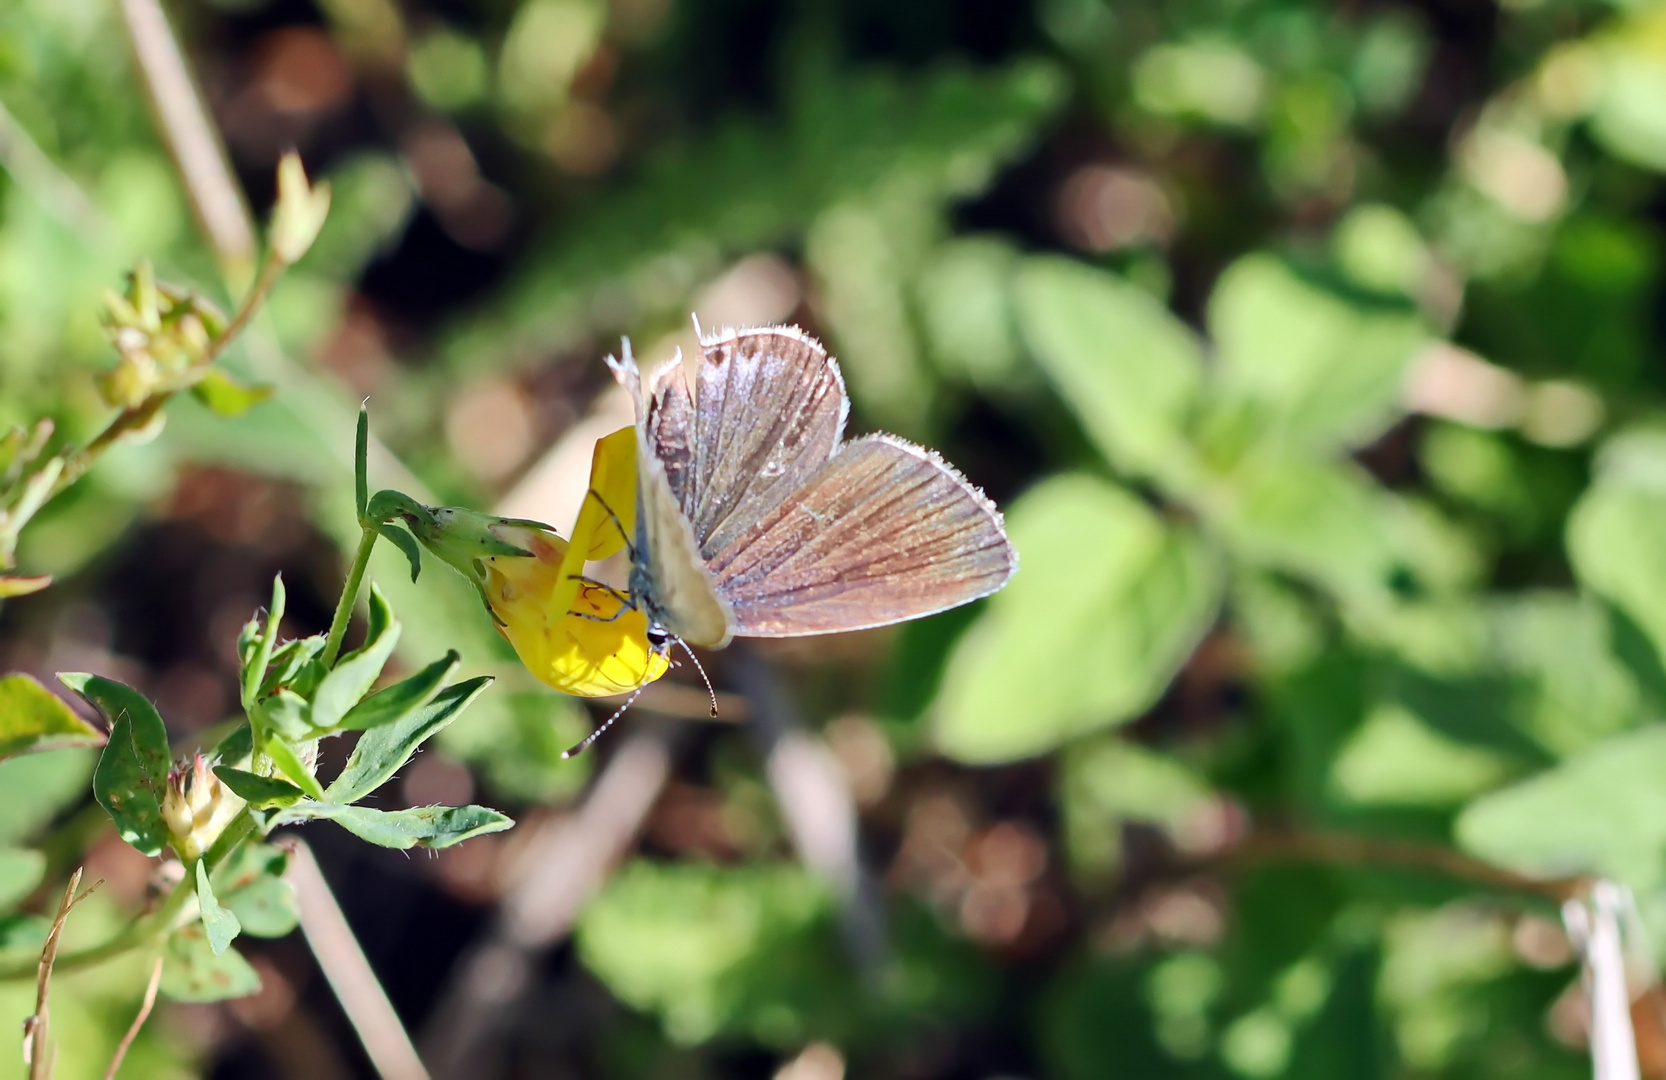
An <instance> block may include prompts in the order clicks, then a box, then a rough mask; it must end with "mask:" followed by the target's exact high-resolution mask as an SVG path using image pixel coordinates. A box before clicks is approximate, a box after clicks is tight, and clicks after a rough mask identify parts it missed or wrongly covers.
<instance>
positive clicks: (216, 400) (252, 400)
mask: <svg viewBox="0 0 1666 1080" xmlns="http://www.w3.org/2000/svg"><path fill="white" fill-rule="evenodd" d="M275 393H277V387H275V386H261V385H257V386H250V385H249V384H247V383H244V382H241V381H239V380H238V379H235V378H233V377H232V376H231V375H229V374H228V373H226V372H225V371H224V370H222V369H220V368H217V367H211V368H209V369H208V370H207V371H206V372H204V373H203V376H202V378H200V379H198V380H197V381H196V382H195V383H192V384H191V395H192V396H193V397H195V398H196V399H197V400H198V401H200V402H202V403H203V404H204V405H207V406H208V408H209V409H210V410H211V411H213V412H214V413H216V414H218V415H220V416H227V417H237V416H242V415H243V414H244V413H246V412H248V411H249V410H250V409H252V408H254V407H255V406H256V405H259V404H260V403H261V402H263V401H265V400H266V399H267V398H269V397H271V396H272V395H273V394H275Z"/></svg>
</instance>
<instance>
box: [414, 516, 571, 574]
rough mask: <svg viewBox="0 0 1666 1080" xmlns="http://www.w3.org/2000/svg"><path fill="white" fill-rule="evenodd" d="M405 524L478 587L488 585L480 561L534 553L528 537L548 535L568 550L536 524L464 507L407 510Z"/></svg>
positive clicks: (557, 538) (561, 542) (438, 555)
mask: <svg viewBox="0 0 1666 1080" xmlns="http://www.w3.org/2000/svg"><path fill="white" fill-rule="evenodd" d="M404 518H405V523H406V524H407V525H408V526H409V527H410V530H411V535H413V536H415V537H416V538H417V540H418V541H420V542H421V544H422V546H423V547H425V548H427V549H428V550H429V552H430V553H431V554H433V555H434V556H435V557H436V558H438V559H440V560H441V561H442V562H444V563H446V564H447V565H448V566H450V567H451V568H452V569H453V570H456V571H457V572H458V573H459V574H462V575H463V576H464V577H466V578H468V579H469V580H470V581H471V582H473V583H474V584H475V585H476V586H477V587H483V586H484V585H485V584H486V568H485V564H484V563H483V562H482V561H481V560H483V559H486V558H489V557H491V556H494V555H511V556H524V555H528V554H530V553H531V551H532V548H531V546H530V543H531V541H530V540H529V537H530V536H532V535H534V534H537V533H545V534H547V535H549V536H551V537H554V538H555V541H556V542H557V543H559V544H561V545H562V550H566V544H565V542H563V541H562V540H561V538H560V537H558V536H555V534H554V533H553V532H549V531H548V530H547V529H546V527H545V526H543V525H540V524H539V523H538V522H536V521H524V520H521V519H518V518H503V517H498V516H497V515H495V514H486V513H482V512H481V511H479V510H469V509H467V508H465V507H461V506H418V507H415V508H414V509H411V508H407V511H406V513H405V514H404Z"/></svg>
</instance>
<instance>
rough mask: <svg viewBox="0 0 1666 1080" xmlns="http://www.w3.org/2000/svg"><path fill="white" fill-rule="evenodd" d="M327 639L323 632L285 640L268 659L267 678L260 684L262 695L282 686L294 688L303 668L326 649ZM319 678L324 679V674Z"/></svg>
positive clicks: (303, 695) (299, 679)
mask: <svg viewBox="0 0 1666 1080" xmlns="http://www.w3.org/2000/svg"><path fill="white" fill-rule="evenodd" d="M326 640H327V639H326V638H325V636H324V635H323V634H313V635H312V636H311V637H304V638H296V639H295V640H294V641H287V642H285V643H284V644H283V646H282V647H281V648H279V649H278V650H277V651H276V652H274V653H273V654H272V658H271V659H270V660H269V661H267V666H266V678H265V679H264V680H262V681H261V684H260V694H261V696H262V697H264V696H266V695H267V694H270V693H272V692H273V691H275V690H277V689H278V688H279V687H280V686H288V687H290V688H292V689H293V688H294V686H295V684H296V683H297V682H299V681H301V672H302V669H304V668H305V667H306V666H307V663H308V662H309V661H311V660H314V659H316V658H317V657H318V654H319V653H321V652H323V651H324V643H325V641H326ZM319 678H320V679H322V678H323V675H322V674H320V675H319ZM297 692H299V691H297ZM305 696H306V695H305V694H302V697H305Z"/></svg>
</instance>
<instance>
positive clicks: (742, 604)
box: [604, 324, 1018, 649]
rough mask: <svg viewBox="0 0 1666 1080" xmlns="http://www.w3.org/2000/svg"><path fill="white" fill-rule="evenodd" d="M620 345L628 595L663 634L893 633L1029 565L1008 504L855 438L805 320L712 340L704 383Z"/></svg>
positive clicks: (700, 640) (889, 444)
mask: <svg viewBox="0 0 1666 1080" xmlns="http://www.w3.org/2000/svg"><path fill="white" fill-rule="evenodd" d="M698 329H699V327H698V324H696V331H697V332H698ZM622 352H623V355H624V358H623V359H622V360H620V359H615V358H613V357H609V358H608V365H609V367H610V368H611V369H612V371H613V373H614V376H615V378H617V379H618V381H619V383H620V384H621V385H622V386H623V387H624V388H625V390H626V391H627V392H628V393H629V394H630V395H631V398H632V400H633V402H634V404H635V409H636V431H635V436H636V438H635V441H636V470H635V471H636V505H635V507H634V510H635V513H634V515H632V516H634V518H635V521H634V529H633V530H631V533H632V535H631V542H630V544H629V547H630V549H631V570H630V579H629V595H628V605H629V606H630V607H631V608H634V609H636V610H640V611H642V612H643V613H645V614H646V616H647V620H648V633H649V636H650V638H652V639H656V640H663V639H665V638H670V639H672V640H678V641H681V642H683V643H684V644H685V645H700V646H705V647H707V648H713V649H718V648H722V647H723V646H725V645H727V644H729V642H730V641H731V640H732V639H733V638H735V637H737V636H738V637H797V636H800V635H807V634H832V633H839V632H842V631H847V630H862V629H867V628H870V627H876V626H886V625H890V624H892V623H898V622H903V621H905V620H908V619H917V618H920V617H922V616H925V615H931V614H934V613H936V612H939V611H944V610H946V609H948V608H952V607H957V606H959V605H961V604H965V603H968V602H970V601H972V600H976V599H978V598H980V597H984V596H988V595H989V594H990V593H993V592H995V591H996V590H997V589H999V588H1001V587H1002V586H1003V585H1005V584H1006V583H1007V581H1008V579H1010V578H1011V577H1012V575H1013V573H1014V572H1015V571H1016V570H1017V567H1018V556H1017V553H1016V552H1015V551H1014V550H1013V547H1012V544H1011V543H1010V542H1009V541H1008V540H1007V536H1006V530H1005V528H1004V526H1003V524H1002V521H1001V514H1000V511H999V510H997V509H996V508H995V504H994V503H993V502H991V501H990V500H989V499H988V498H987V497H986V496H985V495H984V494H983V493H982V492H981V491H979V490H978V489H977V488H976V487H974V486H972V484H970V483H969V482H968V481H967V480H966V478H965V477H963V476H961V475H960V474H959V473H958V472H956V471H955V470H954V469H953V468H952V467H951V466H950V465H948V464H947V463H946V462H944V461H943V459H942V458H940V457H938V456H937V454H935V453H934V452H932V451H931V450H928V449H926V448H924V447H921V446H916V445H914V444H913V443H910V442H906V441H904V440H902V439H899V438H897V437H895V436H892V435H883V434H879V435H868V436H864V437H861V438H857V439H852V440H850V441H848V442H847V441H846V440H845V438H844V428H845V421H846V418H847V416H848V415H849V412H850V398H849V396H848V395H847V394H846V392H845V385H844V379H843V377H842V376H841V375H840V374H839V365H838V362H837V361H836V360H834V359H833V358H832V357H831V356H829V355H828V354H827V351H826V350H825V349H824V348H822V346H821V344H820V342H818V341H816V340H815V339H814V338H811V337H810V336H809V335H807V334H805V333H804V332H803V331H801V330H799V329H798V328H797V327H794V326H771V327H762V328H756V329H740V330H725V331H722V332H720V333H718V334H715V335H713V336H710V337H706V336H703V335H702V336H701V338H700V358H699V361H698V363H697V364H696V374H695V380H694V386H693V389H692V392H691V390H690V388H689V386H688V383H687V379H686V378H685V375H684V369H683V364H682V359H681V356H680V355H679V356H678V357H676V358H674V359H672V360H669V361H667V362H665V363H663V364H661V365H659V366H658V367H655V368H654V369H653V370H652V371H650V372H648V373H647V374H646V375H645V376H644V375H643V373H642V372H641V371H640V370H639V369H638V368H637V365H636V362H635V360H634V359H633V358H632V357H631V354H630V348H629V343H628V342H627V343H626V344H625V346H624V348H623V349H622ZM604 509H606V510H607V511H608V513H609V514H611V515H612V516H613V517H614V518H615V519H616V523H617V526H618V528H619V529H620V532H621V533H624V532H625V531H626V526H625V524H624V522H623V521H622V520H620V519H619V515H618V513H617V511H614V510H612V509H611V508H608V507H604ZM656 636H657V637H656Z"/></svg>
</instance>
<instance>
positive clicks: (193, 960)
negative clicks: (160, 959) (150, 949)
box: [162, 923, 260, 1002]
mask: <svg viewBox="0 0 1666 1080" xmlns="http://www.w3.org/2000/svg"><path fill="white" fill-rule="evenodd" d="M164 956H165V957H166V960H165V961H164V963H163V965H162V993H163V994H165V995H166V996H168V997H170V998H172V999H173V1000H175V1001H199V1002H206V1001H224V1000H226V999H227V998H239V997H247V996H248V995H250V994H253V993H256V992H257V991H259V990H260V975H259V974H258V973H256V971H255V969H254V968H252V967H250V966H249V962H248V961H247V960H245V959H243V957H242V956H241V955H240V954H239V953H238V951H237V950H236V949H227V950H226V951H225V952H223V953H220V954H219V955H215V953H214V950H213V949H212V948H210V946H209V944H208V936H207V934H206V933H205V932H204V931H203V928H202V926H201V924H198V923H192V924H191V925H190V926H187V927H185V928H183V929H181V930H176V931H174V933H173V934H172V935H171V936H170V937H169V938H168V947H167V949H166V950H165V951H164Z"/></svg>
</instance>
